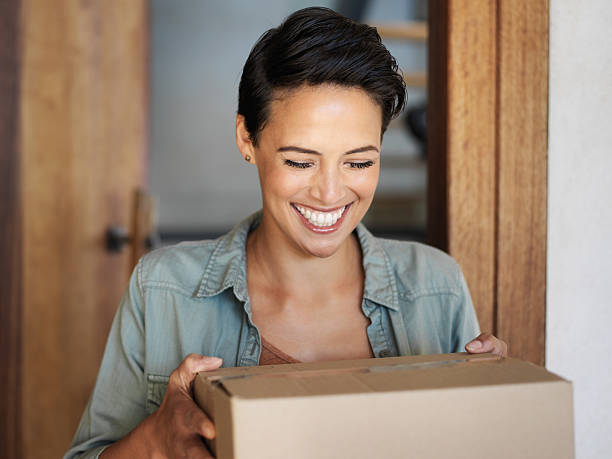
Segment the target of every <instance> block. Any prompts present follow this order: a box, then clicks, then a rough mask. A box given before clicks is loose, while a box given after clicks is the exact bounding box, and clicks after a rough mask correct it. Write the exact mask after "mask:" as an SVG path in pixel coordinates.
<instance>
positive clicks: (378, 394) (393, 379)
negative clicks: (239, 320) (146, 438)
mask: <svg viewBox="0 0 612 459" xmlns="http://www.w3.org/2000/svg"><path fill="white" fill-rule="evenodd" d="M194 394H195V398H196V401H197V403H198V405H199V406H200V407H202V408H203V409H204V411H205V412H206V413H208V414H209V416H210V417H211V418H212V419H213V420H214V422H215V425H216V427H217V438H216V440H215V441H214V442H212V444H211V445H209V446H210V447H211V448H212V449H213V452H215V453H216V456H217V458H218V459H233V458H235V459H264V458H265V459H276V458H279V459H280V458H282V459H301V458H308V459H312V458H329V459H332V458H333V459H338V458H351V459H355V458H368V459H373V458H384V459H390V458H418V459H427V458H436V459H438V458H470V459H474V458H485V457H495V458H521V459H525V458H538V459H543V458H555V459H560V458H572V457H574V434H573V406H572V385H571V383H570V382H568V381H566V380H564V379H562V378H560V377H558V376H556V375H554V374H552V373H549V372H548V371H546V369H544V368H542V367H538V366H536V365H533V364H530V363H527V362H523V361H520V360H516V359H498V358H497V357H495V356H493V355H491V354H484V355H476V356H470V355H468V354H464V353H461V354H446V355H430V356H414V357H391V358H384V359H366V360H352V361H339V362H322V363H302V364H292V365H272V366H263V367H239V368H223V369H219V370H216V371H212V372H207V373H200V374H199V375H198V376H197V377H196V381H195V384H194Z"/></svg>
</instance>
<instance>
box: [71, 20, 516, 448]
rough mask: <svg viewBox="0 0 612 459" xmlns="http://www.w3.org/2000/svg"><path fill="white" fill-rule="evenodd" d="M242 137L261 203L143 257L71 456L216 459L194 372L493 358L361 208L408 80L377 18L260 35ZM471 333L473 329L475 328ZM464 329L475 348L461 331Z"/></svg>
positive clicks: (452, 283) (447, 268)
mask: <svg viewBox="0 0 612 459" xmlns="http://www.w3.org/2000/svg"><path fill="white" fill-rule="evenodd" d="M239 92H240V94H239V107H238V114H237V116H236V142H237V145H238V149H239V150H240V152H241V154H242V156H243V157H244V159H245V160H246V161H248V162H249V163H251V164H253V165H255V166H256V167H257V170H258V173H259V179H260V185H261V193H262V198H263V199H262V201H263V209H262V210H261V211H260V212H258V213H256V214H254V215H252V216H250V217H248V218H247V219H246V220H244V221H243V222H241V223H240V224H238V225H237V226H236V227H235V228H234V230H232V231H231V232H230V233H229V234H227V235H225V236H222V237H221V238H219V239H217V240H214V241H202V242H197V243H190V244H181V245H178V246H175V247H168V248H164V249H160V250H157V251H155V252H153V253H151V254H149V255H147V256H146V257H144V258H143V259H142V260H140V262H139V263H138V265H137V267H136V270H135V272H134V275H133V276H132V280H131V282H130V285H129V287H128V290H127V292H126V294H125V296H124V299H123V301H122V303H121V304H120V307H119V310H118V312H117V315H116V318H115V322H114V324H113V327H112V330H111V333H110V336H109V340H108V344H107V348H106V352H105V355H104V359H103V362H102V366H101V369H100V373H99V375H98V380H97V382H96V386H95V389H94V392H93V394H92V397H91V399H90V401H89V404H88V406H87V409H86V411H85V414H84V415H83V418H82V421H81V424H80V426H79V430H78V431H77V434H76V436H75V439H74V442H73V446H72V449H71V450H70V451H69V453H68V455H67V457H74V456H77V455H79V454H84V456H81V457H97V456H98V455H100V454H101V456H103V457H134V456H143V457H157V456H160V457H186V456H189V457H210V455H209V453H208V452H207V451H206V449H205V447H204V443H203V442H202V437H206V438H214V436H215V427H214V425H213V423H212V422H211V421H210V419H208V417H207V416H206V415H205V414H204V413H203V412H202V411H201V410H200V409H199V408H198V407H197V406H196V405H195V404H194V402H193V400H192V396H191V383H192V381H193V378H194V374H195V373H196V372H198V371H207V370H212V369H215V368H218V367H219V366H220V365H222V364H223V365H224V366H246V365H258V364H269V363H284V362H296V361H324V360H340V359H352V358H364V357H389V356H396V355H410V354H433V353H448V352H457V351H460V350H463V349H464V347H465V346H466V344H467V349H468V351H470V352H488V351H493V352H496V353H498V354H502V355H504V354H505V352H506V349H505V344H504V343H502V342H500V341H499V340H497V339H496V338H494V337H492V336H491V335H488V334H482V335H480V336H478V337H477V338H475V337H476V335H477V334H478V332H479V330H478V322H477V320H476V315H475V313H474V308H473V305H472V302H471V299H470V295H469V293H468V291H467V287H466V283H465V281H464V279H463V276H462V274H461V271H460V269H459V267H458V266H457V264H456V263H455V262H454V261H453V260H452V259H451V258H450V257H448V256H447V255H445V254H444V253H442V252H440V251H438V250H436V249H433V248H430V247H427V246H424V245H422V244H418V243H408V242H398V241H389V240H383V239H378V238H375V237H374V236H372V235H371V234H370V233H369V232H368V230H367V229H365V227H364V226H363V225H362V224H361V223H360V222H361V219H362V218H363V216H364V215H365V213H366V211H367V210H368V208H369V206H370V204H371V202H372V198H373V196H374V192H375V190H376V186H377V184H378V177H379V171H380V162H381V151H380V150H381V141H382V136H383V134H384V132H385V129H386V127H387V125H388V123H389V121H390V120H391V119H392V118H393V117H394V116H396V115H397V114H399V112H400V111H401V110H402V107H403V105H404V99H405V88H404V84H403V81H402V78H401V76H400V75H399V74H398V72H397V65H396V63H395V60H394V59H393V57H392V56H391V55H390V54H389V52H388V51H387V50H386V49H385V47H384V46H383V45H382V44H381V41H380V37H379V36H378V34H377V32H376V29H374V28H372V27H369V26H366V25H363V24H357V23H355V22H353V21H351V20H349V19H347V18H344V17H342V16H340V15H338V14H336V13H335V12H333V11H331V10H329V9H324V8H308V9H305V10H301V11H298V12H296V13H294V14H293V15H291V16H290V17H289V18H287V19H286V21H285V22H284V23H283V24H281V25H280V26H279V27H278V28H276V29H272V30H270V31H268V32H266V33H265V34H264V35H263V36H262V37H261V38H260V40H259V41H258V42H257V43H256V45H255V47H254V48H253V50H252V51H251V54H250V56H249V58H248V60H247V62H246V64H245V67H244V71H243V75H242V80H241V83H240V91H239ZM474 338H475V339H474ZM470 340H472V341H470Z"/></svg>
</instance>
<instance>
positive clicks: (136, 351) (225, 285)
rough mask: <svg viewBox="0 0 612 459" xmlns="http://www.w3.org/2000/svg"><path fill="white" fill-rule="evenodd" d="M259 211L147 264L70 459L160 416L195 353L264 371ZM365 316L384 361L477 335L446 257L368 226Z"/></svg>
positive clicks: (132, 288)
mask: <svg viewBox="0 0 612 459" xmlns="http://www.w3.org/2000/svg"><path fill="white" fill-rule="evenodd" d="M260 219H261V212H258V213H256V214H254V215H252V216H250V217H249V218H247V219H246V220H244V221H243V222H242V223H240V224H239V225H237V226H236V227H235V228H234V229H233V230H232V231H231V232H230V233H228V234H226V235H224V236H222V237H220V238H219V239H216V240H211V241H201V242H189V243H182V244H179V245H177V246H173V247H167V248H162V249H159V250H155V251H154V252H151V253H150V254H148V255H146V256H145V257H143V258H142V259H141V260H140V261H139V262H138V265H137V266H136V268H135V269H134V273H133V274H132V277H131V280H130V283H129V286H128V288H127V291H126V292H125V294H124V296H123V299H122V300H121V303H120V305H119V309H118V310H117V314H116V315H115V319H114V321H113V326H112V328H111V331H110V334H109V337H108V342H107V344H106V350H105V352H104V357H103V359H102V365H101V367H100V372H99V374H98V378H97V380H96V384H95V387H94V390H93V393H92V395H91V398H90V400H89V402H88V404H87V407H86V408H85V412H84V413H83V417H82V419H81V422H80V425H79V428H78V430H77V432H76V435H75V437H74V439H73V443H72V445H71V449H70V450H69V451H68V453H67V454H66V456H65V457H66V458H72V457H88V458H89V457H91V458H95V457H98V455H99V454H100V453H101V452H102V450H103V449H104V448H105V447H106V446H108V445H109V444H111V443H112V442H114V441H116V440H119V439H120V438H122V437H123V436H125V435H126V434H127V433H128V432H130V431H131V430H132V429H134V427H136V426H137V425H138V424H140V422H142V421H143V420H144V419H145V418H146V417H147V416H148V415H150V414H151V413H153V412H154V411H155V410H156V409H157V408H159V405H160V403H161V400H162V399H163V396H164V393H165V390H166V385H167V383H168V376H169V375H170V373H171V372H172V371H173V370H174V369H175V368H176V367H177V366H178V365H179V364H180V363H181V362H182V361H183V359H184V358H185V357H186V356H187V355H188V354H190V353H197V354H202V355H207V356H216V357H221V358H222V359H223V366H247V365H257V364H258V362H259V355H260V352H261V336H260V334H259V331H258V329H257V327H256V326H255V325H254V324H253V322H252V315H251V306H250V303H249V295H248V290H247V279H246V240H247V235H248V233H249V231H250V230H251V229H253V228H254V227H255V226H256V225H257V224H258V223H259V221H260ZM356 233H357V236H358V238H359V242H360V244H361V250H362V255H363V267H364V271H365V285H364V290H363V300H362V309H363V313H364V314H365V316H367V317H368V318H369V319H370V321H371V323H370V325H369V326H368V328H367V334H368V339H369V341H370V345H371V347H372V351H373V353H374V355H375V356H376V357H391V356H397V355H417V354H443V353H450V352H459V351H462V350H463V348H464V346H465V344H466V343H467V342H469V341H470V340H472V339H473V338H475V337H476V336H477V335H478V333H479V328H478V321H477V319H476V314H475V312H474V307H473V305H472V300H471V298H470V295H469V292H468V289H467V286H466V283H465V280H464V278H463V275H462V273H461V270H460V269H459V266H458V265H457V263H455V261H454V260H453V259H452V258H450V257H449V256H448V255H446V254H445V253H443V252H441V251H439V250H437V249H434V248H432V247H428V246H426V245H423V244H419V243H415V242H400V241H392V240H384V239H379V238H376V237H374V236H372V234H371V233H370V232H369V231H368V230H367V229H366V228H365V227H364V226H363V225H361V224H360V225H359V226H358V227H357V228H356Z"/></svg>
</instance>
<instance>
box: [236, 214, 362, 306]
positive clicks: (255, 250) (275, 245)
mask: <svg viewBox="0 0 612 459" xmlns="http://www.w3.org/2000/svg"><path fill="white" fill-rule="evenodd" d="M247 267H248V276H249V284H251V282H253V283H254V284H256V285H258V286H265V287H267V288H273V289H275V290H280V291H281V292H282V293H283V294H284V295H288V296H295V295H299V296H300V297H302V298H308V297H312V296H318V295H321V294H323V295H325V294H326V292H330V291H335V289H338V288H341V287H343V286H347V285H354V284H355V283H360V284H363V277H364V274H363V267H362V263H361V248H360V246H359V241H358V240H357V237H356V236H355V235H354V234H351V236H349V237H348V238H347V239H346V240H345V241H344V243H343V244H342V245H341V246H340V247H339V248H338V250H337V251H336V252H335V253H334V254H332V255H331V256H329V257H327V258H319V257H316V256H314V255H310V254H306V253H304V252H303V251H301V250H299V249H298V248H297V247H295V246H294V245H293V244H292V243H291V242H290V241H289V240H288V238H287V237H286V236H285V234H284V233H282V232H281V231H280V230H279V229H278V228H277V227H276V225H271V224H268V222H267V221H266V218H265V215H264V217H263V218H262V221H261V224H260V225H259V226H258V227H257V228H256V229H255V230H253V231H252V232H251V234H250V235H249V238H248V240H247Z"/></svg>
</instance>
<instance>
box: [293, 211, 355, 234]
mask: <svg viewBox="0 0 612 459" xmlns="http://www.w3.org/2000/svg"><path fill="white" fill-rule="evenodd" d="M292 206H293V208H294V209H295V210H296V212H297V213H298V215H299V216H300V218H301V220H302V222H303V223H304V224H305V225H306V227H307V228H308V229H310V230H311V231H313V232H315V233H330V232H333V231H335V230H337V229H338V228H339V227H340V226H341V224H342V221H343V220H344V216H345V215H346V214H347V211H348V209H349V207H350V206H351V204H348V205H345V206H342V207H338V208H336V209H332V210H330V211H327V212H325V211H321V210H316V209H313V208H311V207H306V206H304V205H301V204H292Z"/></svg>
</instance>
